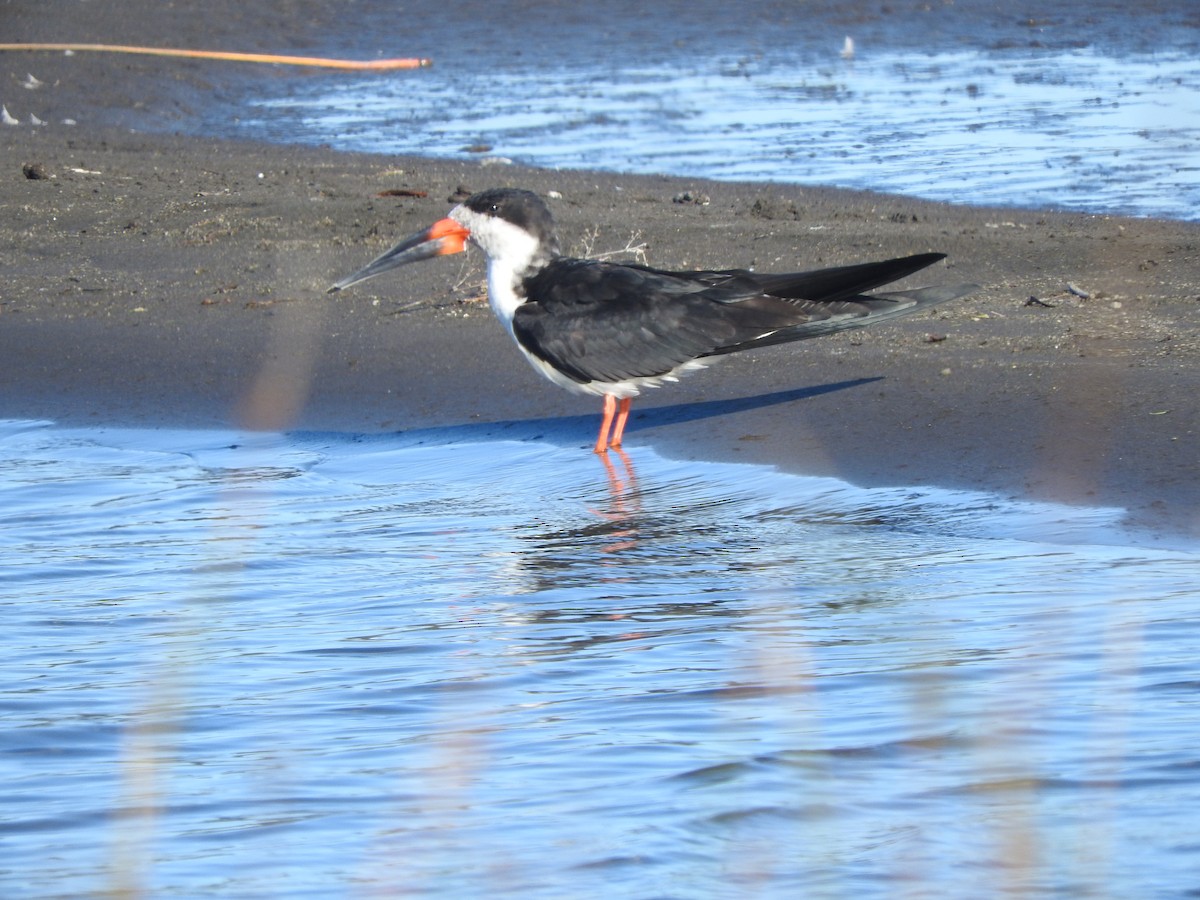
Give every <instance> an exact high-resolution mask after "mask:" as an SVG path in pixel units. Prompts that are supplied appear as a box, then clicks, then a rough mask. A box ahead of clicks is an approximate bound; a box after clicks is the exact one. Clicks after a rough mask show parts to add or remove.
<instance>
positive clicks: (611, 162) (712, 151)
mask: <svg viewBox="0 0 1200 900" xmlns="http://www.w3.org/2000/svg"><path fill="white" fill-rule="evenodd" d="M723 47H724V45H723V44H720V45H717V46H716V48H708V49H707V50H706V49H705V48H699V49H698V48H697V47H696V46H695V45H690V44H689V45H687V47H686V48H685V49H684V50H682V51H680V52H679V53H678V54H676V55H673V56H667V57H665V58H663V59H661V60H650V61H647V62H641V63H639V62H633V63H630V64H626V65H614V63H613V61H612V60H610V59H608V58H605V57H603V56H601V57H599V58H597V57H596V56H585V57H581V58H580V57H577V58H575V59H572V60H571V61H570V62H560V61H553V60H551V61H547V60H546V59H544V58H543V57H541V56H537V59H536V61H535V59H534V58H533V57H534V55H533V54H531V56H530V58H529V59H528V61H525V60H524V59H523V60H522V61H521V62H519V63H515V64H513V63H508V64H505V65H502V66H496V67H495V68H492V66H493V65H494V63H495V60H494V59H492V58H491V57H487V56H482V57H481V58H480V59H478V60H476V61H475V63H474V65H466V66H464V65H463V64H462V62H463V60H457V61H456V64H454V65H447V66H436V65H435V66H434V67H433V68H431V69H425V70H421V71H419V72H406V73H403V74H402V75H400V76H397V77H382V76H378V75H372V76H369V77H362V76H341V77H335V78H324V79H314V80H308V81H302V82H296V81H285V82H281V83H280V84H279V85H278V88H279V90H280V92H281V93H282V94H283V95H282V96H265V97H260V98H256V99H251V100H249V101H248V104H249V106H248V108H247V109H245V110H242V111H241V118H240V119H239V121H238V122H237V123H236V125H235V127H236V129H237V130H238V131H239V133H242V134H249V135H251V136H254V137H266V138H268V139H271V140H278V141H284V142H309V143H330V144H332V145H333V146H336V147H339V148H342V149H348V150H368V151H374V152H382V153H398V154H416V155H427V156H459V157H468V158H469V157H470V154H467V153H464V152H463V151H464V149H465V148H467V147H469V146H472V145H480V144H482V145H484V146H487V147H490V148H491V152H490V154H489V157H490V158H492V159H495V158H512V159H515V160H517V161H520V162H523V163H528V164H531V165H538V166H548V167H552V168H553V167H566V168H577V169H578V168H586V169H604V170H610V171H620V172H640V173H665V174H673V175H681V176H685V177H697V178H716V179H739V180H750V181H781V182H789V183H800V184H815V185H835V186H841V187H853V188H866V189H871V190H879V191H885V192H889V193H899V194H908V195H912V196H918V197H925V198H930V199H934V200H942V201H948V202H952V203H960V204H987V205H1000V206H1022V207H1032V208H1055V207H1057V208H1064V209H1074V210H1082V211H1086V212H1094V213H1122V214H1132V215H1148V216H1159V217H1166V218H1177V219H1191V220H1194V219H1197V218H1198V217H1200V212H1197V210H1200V163H1198V162H1197V160H1198V159H1200V57H1197V54H1196V52H1195V51H1194V50H1192V51H1187V50H1179V49H1172V50H1169V51H1164V52H1158V53H1148V52H1124V53H1114V52H1112V51H1111V50H1100V49H1094V48H1088V49H1067V50H1044V49H1037V50H1030V49H1012V48H1008V49H991V50H985V49H953V50H925V51H915V50H889V49H887V48H880V47H867V48H864V49H863V50H862V51H861V52H860V53H859V54H858V55H857V56H856V57H855V58H853V59H850V60H842V59H839V58H838V55H837V48H836V47H835V46H830V47H828V48H826V49H827V55H826V56H825V58H823V59H820V60H813V59H810V58H806V57H805V56H801V55H798V54H796V53H794V52H788V51H786V50H771V51H763V52H760V53H756V54H754V55H751V56H737V55H729V54H728V53H727V52H725V53H722V52H721V50H722V49H723ZM212 127H222V126H221V125H219V124H215V123H214V125H213V126H212ZM224 127H226V128H228V127H229V125H228V124H227V123H226V124H225V125H224Z"/></svg>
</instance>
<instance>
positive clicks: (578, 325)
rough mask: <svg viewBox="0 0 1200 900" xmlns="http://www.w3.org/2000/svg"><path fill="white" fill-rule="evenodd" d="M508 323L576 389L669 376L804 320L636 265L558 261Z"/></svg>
mask: <svg viewBox="0 0 1200 900" xmlns="http://www.w3.org/2000/svg"><path fill="white" fill-rule="evenodd" d="M524 287H525V290H526V296H527V297H529V300H528V301H527V302H525V303H523V304H522V305H521V306H520V307H518V308H517V311H516V313H515V315H514V316H513V334H514V336H515V337H516V338H517V340H518V341H519V342H520V343H521V346H523V347H524V348H525V349H526V350H528V351H529V352H530V353H532V354H533V355H534V356H537V357H539V358H541V359H543V360H545V361H546V362H548V363H550V364H551V365H553V366H554V367H555V368H556V369H558V370H559V371H561V372H563V373H564V374H566V375H567V376H568V377H569V378H572V379H574V380H575V381H578V382H580V383H587V382H591V381H602V382H615V381H624V380H627V379H631V378H650V377H654V376H658V375H665V374H666V373H668V372H670V371H671V370H672V369H675V368H676V367H677V366H679V365H682V364H683V363H685V362H688V361H690V360H694V359H697V358H699V357H702V356H709V355H711V354H712V353H714V352H715V351H716V350H717V349H718V348H720V347H723V346H726V345H730V344H736V343H740V342H744V341H749V340H753V339H755V338H758V337H762V336H764V335H767V334H770V333H772V332H775V331H778V330H779V329H780V328H785V327H788V326H791V325H796V324H798V323H799V322H801V321H803V320H804V317H803V316H802V315H797V312H796V310H795V309H794V308H793V307H792V306H791V304H789V303H788V302H787V301H781V300H777V299H775V298H771V297H764V296H762V295H761V293H760V292H759V291H758V290H757V289H756V288H754V287H753V285H751V286H749V287H747V286H743V285H732V286H731V285H722V286H719V287H712V286H709V285H707V284H705V283H704V282H703V281H701V280H696V279H690V278H687V277H686V276H681V275H675V274H671V273H666V272H658V271H655V270H653V269H646V268H641V267H635V266H622V265H617V264H614V263H605V262H596V261H593V260H580V259H561V258H560V259H557V260H555V261H554V262H552V263H551V264H550V265H548V266H546V267H545V268H544V269H542V270H541V271H540V272H539V273H538V274H537V275H535V276H533V277H532V278H530V279H528V280H527V281H526V282H525V284H524Z"/></svg>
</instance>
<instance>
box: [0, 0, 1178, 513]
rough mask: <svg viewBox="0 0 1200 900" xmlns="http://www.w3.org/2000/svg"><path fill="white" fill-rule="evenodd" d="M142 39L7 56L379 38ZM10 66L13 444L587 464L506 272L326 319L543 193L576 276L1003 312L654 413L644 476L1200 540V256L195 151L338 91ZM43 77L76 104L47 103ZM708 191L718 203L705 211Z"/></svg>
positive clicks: (81, 9) (0, 359)
mask: <svg viewBox="0 0 1200 900" xmlns="http://www.w3.org/2000/svg"><path fill="white" fill-rule="evenodd" d="M967 5H969V4H967ZM112 6H113V4H103V3H83V4H80V3H68V2H50V3H43V4H36V5H35V4H5V5H3V6H0V22H2V23H3V24H4V28H5V37H4V40H11V41H34V40H54V41H73V40H74V41H96V42H121V43H143V44H157V45H163V44H174V45H179V46H208V47H218V46H219V47H220V48H222V49H234V50H259V51H271V52H289V53H290V52H314V47H316V46H318V43H319V42H318V37H319V36H321V35H324V34H326V33H327V32H328V31H329V30H330V29H334V28H346V27H349V26H347V25H345V24H339V23H338V21H336V19H337V17H338V16H339V12H338V10H332V9H327V8H326V5H324V4H317V3H304V2H292V3H288V2H275V3H268V4H255V5H250V4H246V5H240V6H238V5H233V4H224V3H218V4H206V5H204V7H203V15H201V14H200V13H197V12H189V11H188V10H187V9H184V8H183V5H182V4H179V5H175V4H160V3H148V2H147V3H142V2H135V3H122V4H121V5H120V8H121V16H120V17H119V18H118V17H114V15H113V14H112V10H111V7H112ZM106 7H108V10H107V11H106ZM342 13H344V10H343V11H342ZM392 43H393V44H394V43H395V42H392ZM331 44H332V45H335V46H336V44H337V42H336V41H326V42H325V43H324V44H320V46H322V47H326V48H327V47H328V46H330V45H331ZM410 52H411V53H413V54H419V55H426V53H427V52H429V48H427V47H425V46H420V47H414V48H411V49H410V48H409V47H405V48H404V52H403V55H409V53H410ZM389 55H400V54H389ZM429 55H434V56H436V55H437V54H436V53H430V54H429ZM0 64H2V66H3V95H2V97H0V99H2V100H3V101H4V103H5V104H6V106H7V108H8V109H9V111H10V113H11V114H12V115H14V116H16V117H17V118H18V119H20V121H21V123H22V124H20V125H12V126H0V147H2V150H0V160H2V161H3V164H2V166H0V183H2V185H3V190H2V191H0V230H2V231H3V240H0V264H2V266H3V271H4V274H5V279H4V287H3V289H2V290H0V418H9V419H11V418H34V419H49V420H54V421H57V422H60V423H64V424H73V425H86V424H97V425H101V424H110V425H124V424H138V425H162V426H188V427H211V426H227V425H230V424H237V425H239V426H245V427H252V428H266V429H303V430H337V431H344V432H380V431H403V432H411V433H416V434H417V435H418V436H420V435H421V434H422V433H423V432H426V431H428V435H429V437H430V438H431V439H432V438H434V437H435V436H436V435H437V432H436V431H433V429H445V428H453V429H455V431H454V432H453V434H454V436H456V437H458V438H464V439H465V438H473V437H476V436H477V437H480V438H505V437H511V438H517V439H535V438H537V439H547V440H556V441H563V442H570V443H574V444H578V446H579V448H580V452H581V453H582V452H587V449H586V448H587V446H588V445H589V444H590V440H591V438H592V428H593V427H594V424H595V417H596V414H597V411H598V406H599V404H598V403H596V402H594V401H593V400H591V399H588V398H580V397H575V396H572V395H569V394H566V393H565V392H562V391H561V390H559V389H557V388H555V387H553V386H551V385H550V384H548V383H546V382H544V381H543V380H542V379H541V378H540V377H539V376H538V375H536V374H535V373H534V372H533V371H532V370H531V369H530V368H529V367H528V365H527V364H526V363H525V362H524V360H523V359H521V357H520V356H519V354H518V353H517V352H516V350H515V349H514V348H513V347H512V346H511V344H510V341H509V339H508V337H507V336H506V335H505V334H504V333H503V332H502V330H501V329H500V328H499V327H498V326H497V324H496V322H495V321H494V319H493V318H492V316H491V313H490V311H489V310H488V308H487V305H486V303H485V302H482V301H481V299H480V296H481V293H482V290H483V264H482V256H481V254H479V253H478V252H472V253H471V254H469V255H468V256H467V257H456V258H450V259H445V260H438V261H436V262H431V263H426V264H425V265H423V266H420V267H412V268H410V269H406V270H404V271H403V272H402V273H399V274H398V275H397V276H396V277H387V276H385V277H383V278H380V279H377V280H375V281H371V282H369V283H366V284H363V285H360V286H357V287H355V288H354V289H352V290H350V291H347V292H344V293H342V294H339V295H336V296H329V295H327V294H326V293H325V290H326V288H327V287H328V286H329V284H330V283H332V282H333V281H334V280H336V279H337V278H339V277H341V276H343V275H345V274H347V273H348V272H350V271H352V270H354V269H356V268H358V267H360V266H361V265H362V264H363V263H365V262H366V261H367V260H368V259H370V258H371V257H373V256H374V255H376V254H377V253H379V252H382V251H383V250H384V249H386V248H387V246H389V245H390V244H391V243H392V242H393V241H394V240H395V239H397V238H399V237H402V236H405V235H407V234H409V233H411V232H413V231H415V230H417V229H418V228H420V227H422V226H424V225H426V224H428V223H429V222H430V221H432V220H433V219H435V218H437V217H439V216H440V215H442V214H444V212H445V211H446V209H447V208H448V206H449V198H450V197H451V196H452V195H454V194H455V193H456V192H457V191H459V190H460V189H462V188H466V189H470V190H477V189H481V188H484V187H489V186H498V185H514V186H521V187H527V188H531V189H533V190H536V191H539V192H542V193H546V192H550V191H554V192H557V194H558V195H560V196H558V197H557V198H556V199H554V200H552V201H551V204H552V208H553V210H554V212H555V214H556V216H557V218H558V220H559V223H560V228H561V232H562V237H563V244H564V247H565V248H566V249H568V251H569V252H573V253H579V254H582V253H602V252H616V251H620V250H621V249H622V248H626V247H629V246H637V247H639V248H640V252H642V253H644V257H643V258H644V260H645V261H647V262H649V263H650V264H651V265H655V266H662V267H666V268H687V267H692V266H697V267H699V266H704V267H748V266H754V267H756V268H758V269H759V270H762V271H770V270H780V271H784V270H794V269H802V268H811V267H818V266H827V265H838V264H844V263H849V262H857V261H867V260H873V259H881V258H885V257H889V256H896V255H903V254H908V253H918V252H924V251H929V250H937V251H941V252H944V253H946V254H948V260H947V261H946V262H945V263H943V264H939V265H938V266H935V267H934V268H932V269H930V270H928V271H927V272H924V273H921V275H919V276H917V277H915V278H914V279H912V283H914V284H925V283H937V282H962V281H971V282H976V283H978V284H980V285H981V289H980V290H979V291H978V292H977V293H975V294H974V295H972V296H971V297H970V298H968V299H966V300H962V301H957V302H954V303H951V304H948V305H946V306H944V307H941V308H939V309H938V310H936V311H935V312H933V313H931V314H928V315H924V316H921V317H912V318H909V319H905V320H902V321H901V322H899V323H897V324H894V325H886V326H882V327H880V328H878V329H872V330H866V331H859V332H852V333H848V334H842V335H838V336H835V337H832V338H826V339H821V340H817V341H810V342H804V343H801V344H796V345H790V346H784V347H778V348H772V349H766V350H762V351H758V352H754V353H751V354H743V355H740V356H735V357H733V358H729V359H726V360H724V361H723V362H722V363H721V364H720V365H718V366H715V367H713V368H712V369H710V370H709V371H707V372H702V373H699V374H697V375H694V376H693V377H691V378H689V379H687V380H685V381H683V382H681V383H680V384H678V385H672V386H668V387H666V388H664V389H662V390H659V391H653V392H649V393H648V394H646V395H645V396H644V397H643V398H641V400H640V401H639V402H637V403H635V406H634V418H633V419H632V421H631V425H630V430H629V434H628V438H627V444H628V445H629V446H630V447H632V448H636V447H638V446H639V445H649V446H652V447H654V448H656V449H658V450H659V451H661V452H662V453H663V454H665V455H667V456H672V457H677V458H694V459H714V460H731V461H745V462H753V463H766V464H771V465H775V466H778V467H780V468H781V469H784V470H786V471H792V472H797V473H806V474H818V475H835V476H838V477H841V478H844V479H847V480H849V481H851V482H855V483H858V484H862V485H896V484H913V485H916V484H935V485H941V486H946V487H961V488H978V489H984V490H989V491H996V492H999V493H1000V494H1002V495H1004V496H1008V497H1019V498H1030V499H1039V500H1053V501H1062V502H1067V503H1078V504H1089V505H1106V506H1107V505H1112V506H1120V507H1124V508H1127V509H1128V510H1129V511H1130V519H1131V521H1132V522H1133V523H1134V524H1137V525H1139V526H1145V527H1148V528H1151V529H1154V530H1162V531H1169V532H1175V533H1183V534H1189V535H1192V536H1200V477H1198V476H1200V447H1198V443H1197V442H1198V437H1200V436H1198V431H1200V427H1198V426H1200V225H1197V224H1194V223H1184V222H1171V221H1157V220H1147V219H1124V218H1119V217H1113V216H1104V215H1094V216H1093V215H1083V214H1063V213H1050V212H1042V211H1026V210H1015V209H987V208H977V207H972V206H969V205H966V204H965V203H964V205H944V204H935V203H928V202H923V201H919V200H913V199H907V198H902V197H894V196H886V195H880V194H870V193H859V192H847V191H838V190H832V189H820V188H811V187H798V186H786V185H766V184H738V183H711V182H702V181H698V180H687V179H680V178H665V177H646V176H636V177H633V176H619V175H611V174H598V173H588V172H553V171H542V170H532V169H523V168H521V167H518V166H505V167H495V166H492V167H484V166H482V165H480V163H479V161H478V160H473V159H465V160H463V161H453V160H451V161H437V160H425V159H407V158H397V157H385V156H370V155H362V154H348V153H339V152H334V151H332V150H327V149H322V148H305V147H296V146H273V145H265V144H256V143H249V142H237V141H229V140H216V139H209V138H204V137H197V136H194V135H191V134H187V133H186V131H187V129H186V128H185V127H184V126H183V124H181V123H186V122H187V121H188V117H189V116H190V115H191V114H192V110H193V109H194V108H196V107H197V106H198V105H201V104H212V103H214V102H217V103H219V102H220V98H221V96H222V92H223V91H227V90H232V86H237V87H238V88H239V89H240V87H242V86H243V83H242V82H238V81H235V79H245V78H249V77H260V78H271V79H274V78H289V77H291V78H294V77H313V76H311V75H310V74H307V73H301V74H297V73H295V72H289V71H286V70H282V69H274V68H266V69H259V70H255V71H254V72H250V73H248V72H247V70H246V69H244V68H242V69H237V70H236V71H231V70H229V69H228V68H217V67H214V65H213V64H211V63H200V62H195V61H186V62H180V61H174V60H163V59H156V58H151V57H124V56H113V55H108V54H92V55H87V54H79V55H76V56H74V57H65V56H62V55H61V54H21V53H6V54H2V55H0ZM28 72H33V73H34V74H36V76H37V78H38V79H40V80H41V81H42V82H43V86H42V87H40V88H38V89H37V90H25V89H23V88H22V87H21V82H22V81H23V80H25V78H26V73H28ZM30 114H35V115H37V116H38V118H39V119H41V120H44V121H45V122H46V123H47V124H44V125H40V126H33V125H30V124H28V122H29V116H30ZM64 119H71V120H73V121H74V122H75V124H73V125H65V124H63V120H64ZM176 132H179V133H176ZM30 176H37V177H30ZM401 191H402V192H412V193H414V194H417V195H419V196H397V195H395V192H401ZM683 191H692V192H693V193H703V194H706V195H707V196H708V197H709V198H710V202H709V203H708V204H707V205H696V204H681V203H676V202H673V198H674V197H675V196H676V195H678V194H680V193H681V192H683ZM388 192H392V193H388ZM969 199H970V198H964V201H968V200H969ZM642 245H644V246H642ZM615 258H618V259H620V258H623V257H621V256H617V257H615ZM625 258H633V257H632V256H630V257H625ZM1068 285H1071V286H1072V287H1071V288H1068ZM1083 295H1086V296H1083ZM1031 298H1036V300H1031Z"/></svg>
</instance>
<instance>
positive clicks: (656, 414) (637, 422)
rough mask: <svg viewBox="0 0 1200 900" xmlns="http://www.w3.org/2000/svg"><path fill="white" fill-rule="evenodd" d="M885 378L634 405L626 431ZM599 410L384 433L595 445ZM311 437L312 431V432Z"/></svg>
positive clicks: (418, 439) (446, 440) (445, 440)
mask: <svg viewBox="0 0 1200 900" xmlns="http://www.w3.org/2000/svg"><path fill="white" fill-rule="evenodd" d="M882 380H883V377H882V376H874V377H871V378H855V379H853V380H851V381H837V382H833V383H831V384H821V385H814V386H810V387H803V388H794V389H792V390H787V391H774V392H772V393H770V394H756V395H754V396H752V397H738V398H735V399H732V400H702V401H698V402H695V403H677V404H674V405H671V406H656V407H653V408H651V409H647V410H646V411H645V413H643V414H639V412H638V408H637V406H636V404H635V406H634V412H633V416H632V417H631V418H630V420H629V427H628V428H626V430H625V433H626V434H627V435H628V434H634V433H636V432H638V431H641V430H642V429H645V428H659V427H662V426H664V425H676V424H682V423H685V422H699V421H703V420H705V419H712V418H716V417H719V416H728V415H732V414H733V413H739V412H747V411H750V410H756V409H764V408H766V407H769V406H778V405H780V404H783V403H793V402H795V401H797V400H808V399H811V398H813V397H819V396H821V395H822V394H831V393H834V392H836V391H845V390H850V389H851V388H856V387H861V386H862V385H865V384H871V383H872V382H876V381H882ZM599 419H600V416H599V410H598V409H597V411H596V412H595V413H589V414H587V415H580V416H553V417H547V418H540V419H507V420H501V421H497V422H475V423H471V424H465V425H444V426H438V427H433V428H416V429H412V430H405V431H402V432H400V433H399V435H397V433H396V432H391V433H389V434H387V435H379V437H381V438H383V437H386V438H387V439H389V440H395V439H396V437H397V436H399V437H401V438H403V439H404V441H405V443H408V444H410V445H423V444H458V443H467V442H478V441H546V442H549V443H552V444H559V445H564V446H570V445H573V444H587V445H589V446H590V445H591V444H592V442H593V441H595V439H596V428H597V425H598V423H599ZM310 435H311V433H310Z"/></svg>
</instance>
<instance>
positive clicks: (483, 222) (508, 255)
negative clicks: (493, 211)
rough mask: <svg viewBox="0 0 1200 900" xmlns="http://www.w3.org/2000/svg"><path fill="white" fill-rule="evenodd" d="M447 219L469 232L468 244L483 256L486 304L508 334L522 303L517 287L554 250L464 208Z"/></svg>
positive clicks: (514, 228)
mask: <svg viewBox="0 0 1200 900" xmlns="http://www.w3.org/2000/svg"><path fill="white" fill-rule="evenodd" d="M450 218H452V219H454V220H455V221H456V222H460V223H462V224H463V225H465V226H466V227H467V228H468V229H469V230H470V232H471V242H472V243H473V244H475V245H476V246H478V247H479V249H481V250H482V251H483V252H484V253H485V254H486V255H487V260H488V268H487V273H488V275H487V277H488V303H489V304H490V305H491V307H492V312H494V313H495V314H496V318H497V319H499V320H500V321H501V322H502V323H503V324H504V327H505V328H507V329H508V332H509V334H512V320H513V315H514V314H515V313H516V311H517V307H518V306H520V305H521V304H522V303H524V302H525V298H524V297H522V296H520V294H518V292H517V286H518V285H519V284H520V283H521V281H522V280H523V279H524V278H526V277H528V276H529V275H530V274H532V273H533V272H535V271H536V270H537V269H539V268H541V267H542V266H543V265H545V264H546V262H548V261H549V259H550V258H551V256H552V254H553V252H554V251H553V250H552V249H549V248H546V247H544V246H543V245H542V244H541V243H540V242H539V241H538V239H537V238H535V237H534V236H533V235H532V234H530V233H529V232H528V231H526V230H525V229H523V228H519V227H517V226H516V225H514V224H512V223H511V222H507V221H505V220H504V219H498V218H496V217H495V216H488V215H483V214H481V213H477V212H474V211H473V210H470V209H468V208H467V207H465V206H456V207H455V208H454V209H452V210H451V211H450Z"/></svg>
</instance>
